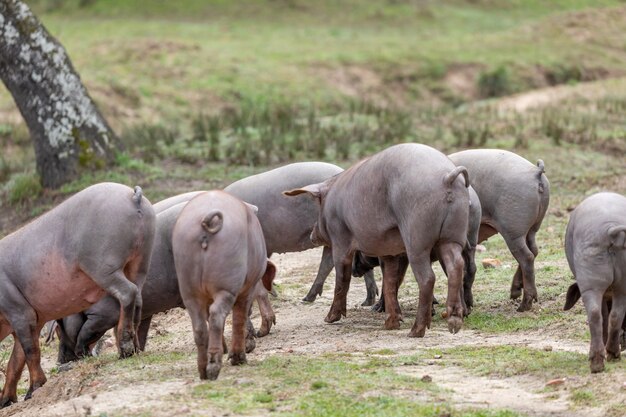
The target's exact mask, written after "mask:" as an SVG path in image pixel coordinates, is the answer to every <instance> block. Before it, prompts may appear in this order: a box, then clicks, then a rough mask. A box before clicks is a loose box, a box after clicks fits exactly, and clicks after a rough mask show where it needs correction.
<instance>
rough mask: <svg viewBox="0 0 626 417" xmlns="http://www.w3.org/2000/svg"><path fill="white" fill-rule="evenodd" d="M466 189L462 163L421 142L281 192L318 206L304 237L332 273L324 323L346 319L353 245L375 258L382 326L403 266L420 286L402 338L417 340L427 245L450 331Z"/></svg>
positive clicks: (391, 315)
mask: <svg viewBox="0 0 626 417" xmlns="http://www.w3.org/2000/svg"><path fill="white" fill-rule="evenodd" d="M461 174H462V175H461ZM416 178H419V179H420V180H419V181H416ZM468 186H469V178H468V175H467V170H466V169H465V168H464V167H455V165H454V164H453V163H452V162H451V161H450V160H449V159H448V158H447V157H446V156H445V155H444V154H442V153H441V152H439V151H437V150H436V149H433V148H431V147H429V146H426V145H421V144H415V143H405V144H399V145H395V146H391V147H389V148H387V149H385V150H383V151H381V152H379V153H377V154H375V155H373V156H372V157H370V158H367V159H365V160H362V161H360V162H359V163H357V164H356V165H354V166H352V167H351V168H350V169H348V170H346V171H344V172H343V173H341V174H339V175H336V176H334V177H332V178H331V179H329V180H326V181H325V182H322V183H318V184H311V185H308V186H306V187H302V188H299V189H294V190H289V191H286V192H285V194H286V195H289V196H298V195H300V194H304V193H306V194H310V195H311V196H313V197H315V198H316V199H317V200H318V201H319V203H320V207H321V208H320V214H319V217H318V221H317V223H316V225H315V227H314V229H313V232H312V233H311V240H312V241H313V243H314V244H324V245H326V246H329V247H330V248H331V250H332V257H333V261H334V265H335V274H336V284H335V294H334V299H333V303H332V306H331V308H330V311H329V313H328V315H327V316H326V318H325V319H324V320H325V321H326V322H328V323H332V322H335V321H337V320H339V319H340V318H341V317H342V316H346V295H347V292H348V288H349V285H350V275H351V274H350V272H351V268H352V260H353V257H354V253H355V251H357V250H358V251H361V252H363V253H364V254H365V255H367V256H374V257H379V258H381V261H382V265H383V296H384V298H385V306H386V310H387V313H388V317H387V319H386V320H385V328H386V329H397V328H399V326H400V320H401V314H400V305H399V303H398V300H397V290H398V285H399V282H400V277H402V276H403V275H404V272H405V271H406V269H407V267H408V265H409V264H410V265H411V269H412V270H413V274H414V275H415V278H416V280H417V282H418V285H419V290H420V291H419V304H418V312H417V318H416V320H415V323H414V324H413V327H412V328H411V331H410V333H409V336H412V337H423V336H424V334H425V332H426V328H427V327H428V328H429V327H430V324H431V308H432V300H433V287H434V283H435V275H434V272H433V270H432V267H431V262H430V254H431V252H432V251H433V250H435V252H436V253H437V256H438V258H439V259H441V260H442V262H443V264H444V265H445V266H446V271H447V272H448V297H447V314H448V329H449V330H450V332H452V333H456V332H458V331H459V330H460V328H461V326H462V323H463V313H464V311H463V304H462V301H461V285H462V279H463V256H462V254H461V252H462V249H463V247H464V246H465V242H466V240H467V228H468V215H469V193H468V191H467V187H468ZM404 254H406V256H405V255H404Z"/></svg>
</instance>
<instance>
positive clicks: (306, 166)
mask: <svg viewBox="0 0 626 417" xmlns="http://www.w3.org/2000/svg"><path fill="white" fill-rule="evenodd" d="M342 171H343V169H342V168H340V167H338V166H336V165H333V164H329V163H325V162H298V163H294V164H289V165H285V166H283V167H279V168H276V169H273V170H271V171H267V172H263V173H261V174H257V175H253V176H250V177H247V178H244V179H241V180H239V181H236V182H234V183H232V184H231V185H229V186H228V187H226V188H224V191H226V192H228V193H230V194H232V195H234V196H236V197H238V198H240V199H242V200H243V201H246V202H248V203H251V204H254V205H255V206H257V207H258V208H259V213H258V216H259V221H260V222H261V227H262V228H263V235H264V236H265V244H266V246H267V255H268V256H271V255H272V254H273V253H285V252H300V251H303V250H307V249H311V248H313V247H314V246H315V245H314V244H313V243H312V242H311V239H309V236H310V234H311V231H312V230H313V225H314V223H315V221H316V220H317V217H318V214H319V207H318V205H317V204H316V203H315V202H314V201H312V200H309V199H291V198H287V197H285V196H284V195H283V194H282V192H283V191H284V190H290V189H294V188H299V187H303V186H305V185H308V184H312V183H317V182H322V181H326V180H327V179H329V178H330V177H332V176H334V175H337V174H339V173H340V172H342ZM332 269H333V259H332V255H331V251H330V248H328V247H324V249H323V251H322V259H321V261H320V266H319V270H318V272H317V276H316V278H315V282H314V283H313V286H312V287H311V289H310V290H309V292H308V294H307V295H306V296H305V297H304V299H303V301H306V302H313V301H315V298H316V297H317V296H318V295H321V294H322V289H323V286H324V281H325V280H326V277H327V276H328V274H330V272H331V271H332ZM365 283H366V288H367V297H366V299H365V301H364V302H363V305H372V304H373V303H374V301H375V298H376V295H377V292H378V289H377V288H376V282H375V281H374V274H373V273H371V272H368V273H367V274H366V275H365ZM268 304H269V302H268ZM262 330H263V327H262ZM268 331H269V330H268Z"/></svg>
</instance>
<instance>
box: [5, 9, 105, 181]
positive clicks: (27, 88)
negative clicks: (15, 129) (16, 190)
mask: <svg viewBox="0 0 626 417" xmlns="http://www.w3.org/2000/svg"><path fill="white" fill-rule="evenodd" d="M0 79H2V82H3V83H4V84H5V86H6V87H7V89H8V90H9V92H10V93H11V95H12V96H13V99H14V100H15V103H16V104H17V107H18V108H19V110H20V113H21V114H22V117H23V118H24V121H25V122H26V125H27V126H28V129H29V131H30V134H31V138H32V140H33V144H34V147H35V155H36V158H37V171H38V173H39V175H40V178H41V183H42V185H43V186H44V187H50V188H57V187H59V186H60V185H62V184H64V183H66V182H68V181H70V180H72V179H74V178H75V177H76V176H77V175H78V173H79V171H80V169H81V168H91V169H93V168H101V167H104V166H105V165H107V164H109V163H110V162H112V161H113V158H114V150H115V147H116V145H117V137H116V136H115V133H114V132H113V130H112V129H111V127H110V126H109V125H108V123H107V122H106V120H105V119H104V118H103V117H102V115H101V114H100V112H99V111H98V109H97V108H96V105H95V103H94V102H93V100H92V99H91V97H90V96H89V94H88V93H87V90H86V89H85V87H84V86H83V84H82V83H81V81H80V77H79V75H78V74H77V73H76V71H75V70H74V67H73V66H72V63H71V61H70V58H69V57H68V56H67V53H66V52H65V49H64V48H63V46H61V44H60V43H59V42H58V41H57V40H56V39H55V38H54V37H53V36H52V35H50V33H48V31H47V30H46V28H45V27H44V26H43V25H42V24H41V23H40V22H39V20H38V19H37V17H35V15H34V14H33V13H32V11H31V10H30V9H29V8H28V6H27V5H26V4H25V3H24V2H23V1H21V0H0Z"/></svg>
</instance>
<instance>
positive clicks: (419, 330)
mask: <svg viewBox="0 0 626 417" xmlns="http://www.w3.org/2000/svg"><path fill="white" fill-rule="evenodd" d="M425 334H426V327H425V326H418V327H414V328H412V329H411V331H410V332H409V337H424V335H425Z"/></svg>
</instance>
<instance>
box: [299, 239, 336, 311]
mask: <svg viewBox="0 0 626 417" xmlns="http://www.w3.org/2000/svg"><path fill="white" fill-rule="evenodd" d="M332 270H333V255H332V252H331V250H330V248H329V247H328V246H324V250H323V251H322V259H321V260H320V266H319V268H318V270H317V276H316V277H315V281H314V282H313V285H311V289H310V290H309V292H308V294H307V295H306V297H304V298H303V299H302V301H305V302H308V303H312V302H313V301H315V298H316V297H317V296H318V295H322V290H323V289H324V282H326V278H328V275H329V274H330V272H331V271H332Z"/></svg>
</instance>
